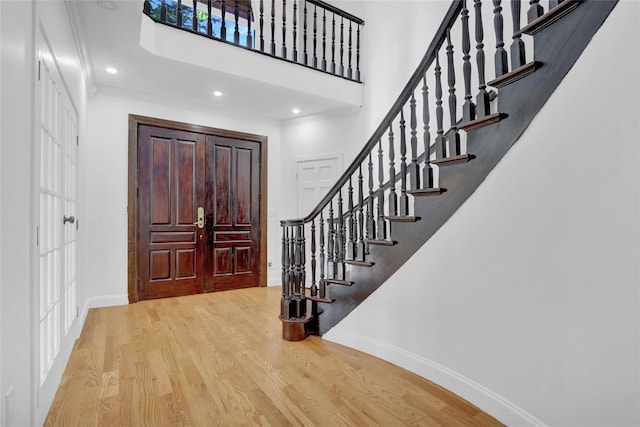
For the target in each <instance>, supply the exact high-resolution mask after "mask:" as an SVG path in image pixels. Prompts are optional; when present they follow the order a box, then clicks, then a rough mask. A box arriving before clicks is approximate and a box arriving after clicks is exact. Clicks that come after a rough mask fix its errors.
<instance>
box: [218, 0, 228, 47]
mask: <svg viewBox="0 0 640 427" xmlns="http://www.w3.org/2000/svg"><path fill="white" fill-rule="evenodd" d="M220 13H221V15H222V22H221V27H220V38H221V39H222V40H227V23H226V14H227V2H226V1H225V0H222V3H221V4H220Z"/></svg>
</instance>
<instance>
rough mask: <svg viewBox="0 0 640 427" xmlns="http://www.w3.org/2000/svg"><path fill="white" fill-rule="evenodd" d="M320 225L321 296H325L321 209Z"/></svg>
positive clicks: (322, 218)
mask: <svg viewBox="0 0 640 427" xmlns="http://www.w3.org/2000/svg"><path fill="white" fill-rule="evenodd" d="M318 224H319V225H320V230H319V233H320V298H325V297H326V295H327V293H326V289H327V288H326V285H325V283H324V265H325V262H324V217H323V216H322V211H320V220H319V221H318Z"/></svg>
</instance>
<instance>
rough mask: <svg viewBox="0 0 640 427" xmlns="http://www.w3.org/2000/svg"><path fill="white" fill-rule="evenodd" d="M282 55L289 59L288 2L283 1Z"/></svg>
mask: <svg viewBox="0 0 640 427" xmlns="http://www.w3.org/2000/svg"><path fill="white" fill-rule="evenodd" d="M280 55H281V56H282V57H283V58H284V59H287V0H282V52H281V53H280Z"/></svg>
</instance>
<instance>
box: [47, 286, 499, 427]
mask: <svg viewBox="0 0 640 427" xmlns="http://www.w3.org/2000/svg"><path fill="white" fill-rule="evenodd" d="M279 297H280V290H279V288H251V289H243V290H237V291H228V292H218V293H211V294H204V295H194V296H187V297H179V298H167V299H161V300H152V301H144V302H141V303H138V304H133V305H128V306H119V307H108V308H100V309H92V310H90V311H89V314H88V316H87V320H86V322H85V325H84V329H83V331H82V334H81V336H80V338H79V339H78V340H77V342H76V344H75V346H74V349H73V352H72V354H71V357H70V359H69V363H68V365H67V368H66V370H65V373H64V375H63V378H62V381H61V384H60V387H59V388H58V391H57V393H56V396H55V399H54V401H53V404H52V406H51V408H50V410H49V414H48V416H47V419H46V422H45V425H47V426H54V425H57V426H79V425H82V426H107V425H119V426H213V425H224V426H240V425H265V426H269V425H270V426H288V425H296V426H297V425H305V426H370V425H381V426H400V425H420V426H469V425H473V426H498V425H501V424H500V423H499V422H498V421H496V420H495V419H493V418H492V417H490V416H488V415H487V414H485V413H483V412H481V411H480V410H479V409H478V408H476V407H474V406H473V405H471V404H469V403H468V402H466V401H464V400H462V399H460V398H458V397H457V396H455V395H453V394H452V393H450V392H449V391H447V390H445V389H443V388H441V387H439V386H437V385H435V384H433V383H431V382H429V381H427V380H425V379H423V378H421V377H419V376H417V375H414V374H412V373H410V372H408V371H405V370H403V369H401V368H398V367H396V366H393V365H391V364H389V363H387V362H384V361H382V360H380V359H377V358H375V357H372V356H369V355H366V354H363V353H360V352H358V351H355V350H352V349H349V348H346V347H343V346H341V345H338V344H334V343H331V342H328V341H324V340H322V339H321V338H318V337H310V338H308V339H306V340H305V341H302V342H294V343H291V342H286V341H284V340H282V339H281V336H280V334H281V326H280V322H279V320H278V314H279V302H278V301H279Z"/></svg>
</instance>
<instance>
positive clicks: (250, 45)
mask: <svg viewBox="0 0 640 427" xmlns="http://www.w3.org/2000/svg"><path fill="white" fill-rule="evenodd" d="M252 18H253V10H252V9H251V1H249V3H248V11H247V23H248V25H247V47H248V48H249V49H253V34H252V33H251V21H252Z"/></svg>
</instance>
